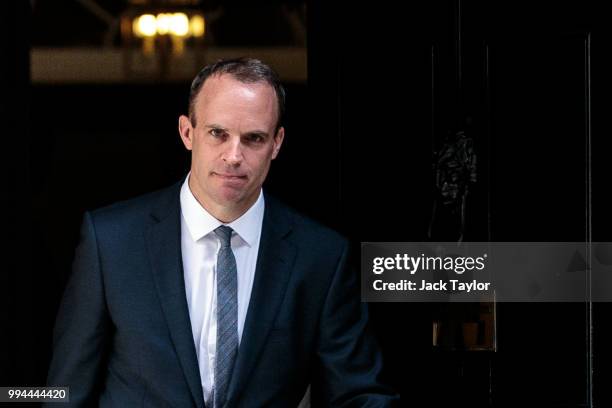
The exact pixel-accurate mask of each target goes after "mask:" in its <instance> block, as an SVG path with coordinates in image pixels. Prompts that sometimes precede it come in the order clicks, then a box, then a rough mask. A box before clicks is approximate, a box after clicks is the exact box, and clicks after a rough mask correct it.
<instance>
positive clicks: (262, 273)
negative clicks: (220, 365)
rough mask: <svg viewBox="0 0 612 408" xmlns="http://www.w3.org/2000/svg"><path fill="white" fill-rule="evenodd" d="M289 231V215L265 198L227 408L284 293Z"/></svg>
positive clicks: (290, 262)
mask: <svg viewBox="0 0 612 408" xmlns="http://www.w3.org/2000/svg"><path fill="white" fill-rule="evenodd" d="M290 231H291V218H290V215H289V214H288V213H287V211H286V210H283V209H282V207H280V205H279V204H278V203H276V202H275V201H274V200H273V199H272V198H269V197H268V196H266V208H265V211H264V219H263V225H262V232H261V239H260V243H259V253H258V256H257V266H256V269H255V280H254V282H253V289H252V291H251V299H250V302H249V308H248V311H247V316H246V320H245V324H244V330H243V333H242V338H241V341H240V348H239V351H238V357H237V359H236V363H235V366H234V369H233V374H232V379H231V381H230V384H229V388H228V406H233V405H234V404H235V402H236V400H237V398H238V396H239V394H240V391H241V390H242V389H244V385H245V384H246V381H247V380H248V378H249V375H250V374H251V372H252V371H253V368H254V367H255V365H256V363H257V360H258V357H259V354H260V353H261V350H262V348H263V346H264V344H265V342H266V338H267V336H268V333H269V331H270V329H271V327H272V325H273V324H274V321H275V318H276V315H277V312H278V309H279V307H280V305H281V302H282V300H283V297H284V294H285V291H286V289H287V283H288V282H289V277H290V274H291V270H292V269H293V262H294V259H295V255H296V249H295V247H294V246H293V245H292V244H291V243H290V242H289V241H288V239H287V235H288V234H289V232H290Z"/></svg>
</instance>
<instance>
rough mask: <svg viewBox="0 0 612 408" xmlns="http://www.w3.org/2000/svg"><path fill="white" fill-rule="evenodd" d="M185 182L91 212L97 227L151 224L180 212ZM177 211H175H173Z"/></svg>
mask: <svg viewBox="0 0 612 408" xmlns="http://www.w3.org/2000/svg"><path fill="white" fill-rule="evenodd" d="M182 183H183V181H179V182H177V183H175V184H173V185H171V186H169V187H166V188H163V189H160V190H156V191H152V192H149V193H146V194H143V195H140V196H137V197H134V198H131V199H129V200H123V201H119V202H116V203H114V204H111V205H108V206H105V207H101V208H98V209H95V210H92V211H89V215H90V216H91V219H92V222H93V223H94V225H96V226H100V227H102V226H111V227H112V226H115V227H118V226H122V227H123V228H125V227H130V226H135V225H142V224H150V223H151V221H152V220H155V219H156V218H157V219H158V220H159V218H163V217H165V216H167V215H169V214H172V213H173V212H176V211H180V199H179V194H180V188H181V185H182ZM173 210H175V211H173Z"/></svg>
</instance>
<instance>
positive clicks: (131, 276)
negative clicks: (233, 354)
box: [48, 183, 395, 408]
mask: <svg viewBox="0 0 612 408" xmlns="http://www.w3.org/2000/svg"><path fill="white" fill-rule="evenodd" d="M180 186H181V183H177V184H176V185H174V186H172V187H170V188H167V189H165V190H161V191H158V192H155V193H151V194H148V195H146V196H143V197H139V198H136V199H133V200H129V201H126V202H122V203H118V204H115V205H113V206H110V207H107V208H103V209H99V210H96V211H94V212H91V213H86V214H85V216H84V220H83V224H82V229H81V242H80V244H79V246H78V248H77V251H76V255H75V260H74V264H73V272H72V275H71V277H70V279H69V281H68V284H67V287H66V289H65V293H64V297H63V300H62V302H61V305H60V309H59V312H58V316H57V320H56V326H55V330H54V335H53V358H52V361H51V365H50V368H49V375H48V385H50V386H51V385H57V386H69V387H70V406H87V407H90V406H97V405H98V406H102V407H111V406H112V407H141V406H142V407H197V408H203V407H204V400H203V394H202V385H201V381H200V374H199V368H198V361H197V357H196V350H195V345H194V342H193V336H192V331H191V323H190V320H189V312H188V308H187V301H186V296H185V284H184V278H183V268H182V260H181V259H182V258H181V233H180V228H181V227H180V217H181V213H180V200H179V191H180ZM347 249H348V245H347V241H346V240H345V239H343V238H342V237H340V236H339V235H338V234H337V233H335V232H333V231H331V230H329V229H327V228H325V227H323V226H320V225H318V224H316V223H315V222H313V221H310V220H308V219H306V218H305V217H303V216H301V215H299V214H297V213H296V212H294V211H293V210H291V209H289V208H287V207H286V206H284V205H282V204H281V203H279V202H278V201H276V200H274V199H273V198H272V197H269V196H267V195H266V197H265V210H264V219H263V227H262V235H261V243H260V248H259V255H258V259H257V266H256V272H255V280H254V283H253V290H252V294H251V300H250V303H249V308H248V312H247V317H246V321H245V326H244V331H243V335H242V340H241V344H240V349H239V352H238V357H237V360H236V364H235V367H234V371H233V374H232V378H231V381H230V384H229V390H228V403H227V406H228V407H295V406H297V405H298V403H299V401H300V399H301V397H302V396H303V394H304V392H305V390H306V388H307V386H308V384H310V383H311V384H312V388H311V390H312V394H311V395H312V396H311V398H312V400H313V406H341V407H345V406H351V407H353V406H367V407H386V406H391V404H392V403H393V401H395V397H394V394H393V393H392V392H391V391H390V390H389V389H388V388H387V387H385V386H384V385H382V384H381V382H380V379H379V375H380V371H381V357H380V354H379V351H378V349H377V347H376V345H375V343H374V340H373V338H372V336H371V335H370V333H369V331H368V328H367V312H366V307H365V305H364V304H362V303H361V302H360V299H359V290H358V287H359V285H358V279H357V277H356V276H355V274H354V273H351V272H350V271H349V269H348V268H346V261H347ZM61 406H63V407H65V406H66V404H62V405H61ZM209 408H210V407H209Z"/></svg>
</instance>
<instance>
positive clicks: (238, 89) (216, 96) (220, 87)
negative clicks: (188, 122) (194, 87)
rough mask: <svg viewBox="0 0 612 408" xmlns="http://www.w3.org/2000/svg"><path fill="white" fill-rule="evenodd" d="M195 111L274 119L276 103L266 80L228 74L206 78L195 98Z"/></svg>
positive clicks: (272, 89)
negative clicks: (253, 79) (241, 78)
mask: <svg viewBox="0 0 612 408" xmlns="http://www.w3.org/2000/svg"><path fill="white" fill-rule="evenodd" d="M194 107H195V113H196V115H197V117H198V119H199V118H201V117H202V115H204V119H205V120H206V116H209V115H218V114H225V116H236V115H242V116H244V115H247V116H257V117H260V118H261V119H272V120H273V121H275V120H276V117H277V115H278V103H277V98H276V92H275V91H274V88H273V87H272V86H271V85H270V84H268V83H267V82H263V81H262V82H254V83H244V82H241V81H239V80H237V79H236V78H234V77H233V76H231V75H229V74H221V75H213V76H211V77H209V78H208V79H206V81H205V82H204V84H203V85H202V88H201V89H200V92H199V93H198V95H197V97H196V100H195V106H194Z"/></svg>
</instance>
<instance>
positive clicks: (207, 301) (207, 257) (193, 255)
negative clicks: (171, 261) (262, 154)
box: [180, 175, 264, 401]
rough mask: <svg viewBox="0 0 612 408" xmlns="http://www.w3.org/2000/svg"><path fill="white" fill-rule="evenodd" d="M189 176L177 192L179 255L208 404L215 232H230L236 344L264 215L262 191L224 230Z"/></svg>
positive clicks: (213, 323) (211, 377)
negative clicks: (197, 195)
mask: <svg viewBox="0 0 612 408" xmlns="http://www.w3.org/2000/svg"><path fill="white" fill-rule="evenodd" d="M189 177H190V175H188V176H187V178H186V180H185V182H184V183H183V186H182V187H181V193H180V200H181V214H182V216H181V250H182V258H183V271H184V278H185V291H186V295H187V305H188V307H189V318H190V320H191V330H192V331H193V341H194V344H195V346H196V347H195V348H196V353H197V356H198V364H199V368H200V378H201V379H202V390H203V392H204V400H205V401H208V400H209V397H210V394H211V392H212V388H213V384H214V383H215V382H214V381H215V347H216V343H217V318H216V316H217V284H216V281H217V279H216V263H217V253H218V251H219V248H220V247H221V244H220V242H219V238H218V237H217V235H216V234H215V233H214V230H215V229H216V228H217V227H219V226H221V225H227V226H229V227H231V228H232V229H233V230H234V232H233V233H232V238H231V245H232V251H233V252H234V256H235V258H236V267H237V271H238V342H240V339H241V338H242V330H243V328H244V321H245V318H246V313H247V309H248V307H249V300H250V298H251V290H252V288H253V278H254V276H255V265H256V264H257V253H258V250H259V239H260V236H261V226H262V223H263V215H264V198H263V193H262V192H261V191H260V193H259V197H258V198H257V201H255V204H253V205H252V206H251V208H249V209H248V210H247V212H245V213H244V214H243V215H242V216H240V218H238V219H236V220H235V221H233V222H231V223H229V224H223V223H222V222H221V221H219V220H217V219H216V218H215V217H213V216H212V215H211V214H210V213H209V212H208V211H206V210H205V209H204V207H202V206H201V205H200V203H199V202H198V201H197V200H196V198H195V197H194V195H193V193H192V192H191V189H190V188H189Z"/></svg>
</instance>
